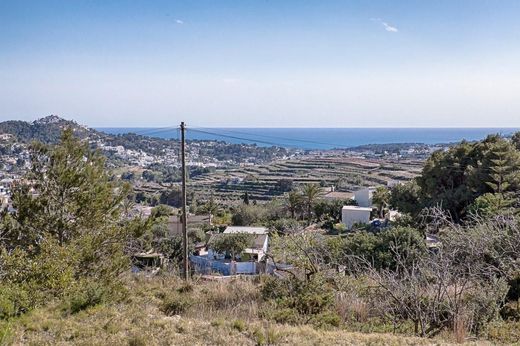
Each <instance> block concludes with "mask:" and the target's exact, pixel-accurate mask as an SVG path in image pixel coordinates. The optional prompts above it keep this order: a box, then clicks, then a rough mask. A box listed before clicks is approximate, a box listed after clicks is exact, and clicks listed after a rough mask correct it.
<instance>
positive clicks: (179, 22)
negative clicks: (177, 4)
mask: <svg viewBox="0 0 520 346" xmlns="http://www.w3.org/2000/svg"><path fill="white" fill-rule="evenodd" d="M175 23H177V24H179V25H182V24H184V21H183V20H181V19H175Z"/></svg>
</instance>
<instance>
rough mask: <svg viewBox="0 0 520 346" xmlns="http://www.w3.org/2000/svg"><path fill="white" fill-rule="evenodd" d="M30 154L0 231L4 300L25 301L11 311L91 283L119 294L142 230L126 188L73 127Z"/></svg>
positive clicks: (21, 310)
mask: <svg viewBox="0 0 520 346" xmlns="http://www.w3.org/2000/svg"><path fill="white" fill-rule="evenodd" d="M30 150H31V164H32V165H31V170H30V172H28V173H27V175H26V179H25V180H24V181H25V183H23V184H21V185H18V186H17V187H16V188H15V189H14V194H13V201H14V205H15V212H14V213H13V214H12V215H5V216H4V217H3V220H2V226H1V228H2V230H1V231H0V234H2V235H3V237H2V239H0V268H1V269H2V270H3V273H2V284H0V296H2V295H3V294H4V293H6V292H13V291H16V292H18V293H19V296H24V297H26V298H27V299H25V300H24V301H23V302H21V303H20V304H18V303H16V299H15V300H13V301H14V302H15V303H14V309H12V311H11V313H10V314H18V313H21V312H24V311H27V309H30V308H31V307H33V306H35V305H37V304H44V303H45V302H47V301H49V300H50V299H52V298H53V297H60V296H61V297H63V296H64V295H65V293H66V292H68V291H71V290H72V291H74V290H81V289H84V288H87V287H92V285H96V287H98V289H99V290H101V291H102V292H104V293H103V294H116V292H117V291H118V290H117V289H115V288H116V287H118V283H119V276H120V274H121V273H122V272H123V271H125V270H127V269H128V268H129V258H128V256H126V254H125V248H126V245H127V244H128V240H129V239H130V237H131V236H132V235H137V236H138V235H140V233H141V232H142V230H143V227H142V226H143V225H142V224H141V223H140V222H138V221H137V220H130V221H127V220H126V219H125V217H124V214H123V204H124V203H123V202H124V201H125V200H126V198H127V195H128V187H127V186H126V185H120V184H119V183H118V182H117V181H114V180H112V179H110V176H109V175H108V174H107V172H106V171H105V168H104V164H105V161H104V158H103V157H102V156H101V155H100V154H99V152H96V151H91V150H89V147H88V143H87V142H82V141H80V140H79V139H77V138H75V137H74V136H73V134H72V131H70V130H66V131H64V133H63V135H62V137H61V142H60V143H59V144H58V145H56V146H46V145H43V144H41V143H35V144H33V145H31V148H30ZM96 301H97V300H96ZM0 310H1V309H0ZM0 315H2V312H1V311H0Z"/></svg>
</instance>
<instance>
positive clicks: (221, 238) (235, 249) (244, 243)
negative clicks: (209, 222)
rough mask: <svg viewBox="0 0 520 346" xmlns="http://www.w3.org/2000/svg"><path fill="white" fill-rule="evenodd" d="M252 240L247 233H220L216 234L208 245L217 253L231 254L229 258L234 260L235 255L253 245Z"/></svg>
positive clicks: (251, 236)
mask: <svg viewBox="0 0 520 346" xmlns="http://www.w3.org/2000/svg"><path fill="white" fill-rule="evenodd" d="M253 240H254V238H253V235H252V234H248V233H222V234H218V235H216V237H215V239H214V240H212V241H211V242H210V244H209V246H210V247H211V248H213V250H215V251H216V252H218V253H222V254H229V255H231V259H233V260H235V259H236V256H237V255H239V254H241V253H242V252H243V251H244V250H245V249H247V248H248V247H251V246H252V245H253Z"/></svg>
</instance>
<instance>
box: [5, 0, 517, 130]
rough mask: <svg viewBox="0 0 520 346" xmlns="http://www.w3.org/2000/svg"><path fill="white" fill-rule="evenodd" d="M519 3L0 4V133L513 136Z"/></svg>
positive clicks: (483, 0) (463, 0)
mask: <svg viewBox="0 0 520 346" xmlns="http://www.w3.org/2000/svg"><path fill="white" fill-rule="evenodd" d="M519 14H520V2H518V1H512V0H505V1H501V2H492V1H486V0H461V1H457V2H453V1H447V0H441V1H431V2H425V1H399V2H387V1H382V0H377V1H371V2H369V3H368V2H365V1H348V2H345V1H327V2H323V1H306V2H301V1H294V0H290V1H289V0H288V1H284V2H281V3H276V2H272V1H241V2H238V3H237V2H233V1H219V2H214V1H177V2H174V3H172V2H170V1H154V2H153V3H151V2H148V1H143V0H137V1H132V2H125V1H118V0H115V1H110V2H104V1H74V2H72V1H70V2H62V1H54V0H52V1H50V0H49V1H24V2H20V1H10V0H4V1H0V21H1V22H2V30H1V31H0V45H1V47H2V50H1V51H0V121H3V120H10V119H19V120H27V121H32V120H35V119H36V118H39V117H42V116H45V115H47V114H59V115H60V116H63V117H64V118H67V119H73V120H75V121H77V122H78V123H80V124H84V125H88V126H90V127H97V128H99V127H151V128H155V127H163V126H173V125H175V124H178V123H180V121H185V122H187V123H188V124H190V123H191V124H197V125H199V126H205V127H222V128H226V127H227V128H229V127H237V128H244V127H245V128H253V127H259V128H262V127H267V128H295V127H296V128H338V127H339V128H518V127H520V116H519V115H520V99H519V98H518V96H517V90H520V64H519V63H518V61H520V22H519V21H518V15H519Z"/></svg>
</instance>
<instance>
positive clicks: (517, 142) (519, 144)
mask: <svg viewBox="0 0 520 346" xmlns="http://www.w3.org/2000/svg"><path fill="white" fill-rule="evenodd" d="M511 142H512V143H513V145H514V146H515V148H516V150H520V131H519V132H516V133H515V134H514V135H513V137H512V138H511Z"/></svg>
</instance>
